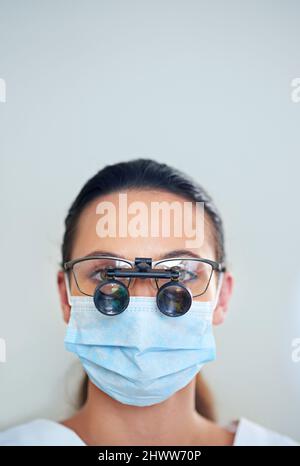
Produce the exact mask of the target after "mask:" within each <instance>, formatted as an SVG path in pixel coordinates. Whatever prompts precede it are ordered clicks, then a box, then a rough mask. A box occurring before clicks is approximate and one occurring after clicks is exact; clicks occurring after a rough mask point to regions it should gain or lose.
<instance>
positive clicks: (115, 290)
mask: <svg viewBox="0 0 300 466" xmlns="http://www.w3.org/2000/svg"><path fill="white" fill-rule="evenodd" d="M64 268H65V270H70V269H71V270H72V272H73V276H74V279H75V282H76V285H77V287H78V289H79V291H80V292H81V293H83V294H86V295H88V296H93V300H94V304H95V306H96V308H97V309H98V310H99V311H100V312H101V313H103V314H105V315H107V316H115V315H118V314H121V313H122V312H123V311H125V309H126V308H127V307H128V305H129V300H130V295H129V285H130V283H131V281H132V279H135V278H139V279H146V278H147V279H150V280H151V281H152V282H153V281H154V282H155V284H156V288H157V294H156V303H157V307H158V309H159V310H160V311H161V312H162V313H163V314H165V315H167V316H169V317H179V316H181V315H184V314H185V313H186V312H187V311H188V310H189V309H190V307H191V305H192V301H193V297H195V296H200V295H201V294H203V293H205V291H206V290H207V288H208V285H209V282H210V279H211V276H212V273H213V271H214V270H218V271H223V270H224V268H222V265H221V264H219V263H218V262H215V261H211V260H209V259H196V258H186V257H185V258H171V259H165V260H161V261H155V262H153V261H152V259H151V258H145V257H141V258H139V257H137V258H135V261H134V262H131V261H127V260H125V259H119V258H114V257H110V256H107V257H101V256H100V257H96V256H90V257H85V258H79V259H75V260H72V261H69V262H66V263H65V264H64Z"/></svg>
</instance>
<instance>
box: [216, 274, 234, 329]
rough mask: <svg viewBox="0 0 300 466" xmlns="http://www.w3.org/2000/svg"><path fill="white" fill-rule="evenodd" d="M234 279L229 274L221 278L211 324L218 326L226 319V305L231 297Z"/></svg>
mask: <svg viewBox="0 0 300 466" xmlns="http://www.w3.org/2000/svg"><path fill="white" fill-rule="evenodd" d="M233 284H234V279H233V276H232V275H231V273H230V272H225V273H224V276H223V283H222V286H221V290H220V294H219V300H218V304H217V306H216V308H215V310H214V315H213V324H214V325H219V324H222V323H223V322H224V319H225V317H226V313H227V308H228V304H229V301H230V297H231V295H232V290H233Z"/></svg>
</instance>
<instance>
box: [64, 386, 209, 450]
mask: <svg viewBox="0 0 300 466" xmlns="http://www.w3.org/2000/svg"><path fill="white" fill-rule="evenodd" d="M205 422H207V421H206V420H205V419H204V418H202V417H201V416H200V415H199V414H198V413H197V412H196V410H195V379H193V380H192V382H190V383H189V384H188V385H187V386H186V387H184V388H183V389H181V390H179V391H177V392H176V393H175V394H174V395H172V396H171V397H170V398H168V399H167V400H165V401H163V402H161V403H158V404H154V405H151V406H145V407H140V406H131V405H125V404H123V403H120V402H118V401H117V400H115V399H113V398H111V397H110V396H108V395H107V394H106V393H104V392H103V391H101V390H99V389H98V388H97V387H96V386H95V385H94V384H93V383H91V382H90V381H89V385H88V396H87V401H86V403H85V404H84V406H83V407H82V408H81V410H80V411H79V412H78V413H77V414H76V415H75V416H74V417H73V418H71V419H70V420H69V421H65V422H64V423H63V424H65V425H66V426H67V427H71V428H72V429H73V430H75V431H76V432H77V434H78V435H79V436H80V437H81V438H82V440H83V441H84V442H85V443H86V444H88V445H191V444H193V441H194V439H195V438H196V437H197V438H198V439H199V432H200V429H201V425H203V424H204V423H205Z"/></svg>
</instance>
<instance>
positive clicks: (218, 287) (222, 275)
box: [213, 272, 224, 311]
mask: <svg viewBox="0 0 300 466" xmlns="http://www.w3.org/2000/svg"><path fill="white" fill-rule="evenodd" d="M223 277H224V272H220V275H219V280H218V286H217V293H216V297H215V300H214V304H213V311H214V310H215V309H216V307H217V304H218V301H219V296H220V292H221V288H222V284H223Z"/></svg>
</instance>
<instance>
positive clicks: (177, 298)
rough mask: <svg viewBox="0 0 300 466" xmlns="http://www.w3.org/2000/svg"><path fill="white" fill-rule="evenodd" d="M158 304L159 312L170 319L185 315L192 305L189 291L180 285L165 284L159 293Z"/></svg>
mask: <svg viewBox="0 0 300 466" xmlns="http://www.w3.org/2000/svg"><path fill="white" fill-rule="evenodd" d="M156 302H157V306H158V308H159V310H160V311H161V312H162V313H163V314H165V315H167V316H169V317H179V316H182V315H183V314H185V313H186V312H187V311H188V310H189V308H190V307H191V305H192V296H191V293H190V292H189V290H188V289H187V288H186V287H185V286H183V285H181V284H180V283H173V282H168V283H165V284H164V285H163V286H162V287H161V288H160V289H159V291H158V293H157V296H156Z"/></svg>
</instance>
